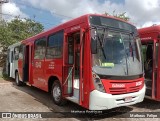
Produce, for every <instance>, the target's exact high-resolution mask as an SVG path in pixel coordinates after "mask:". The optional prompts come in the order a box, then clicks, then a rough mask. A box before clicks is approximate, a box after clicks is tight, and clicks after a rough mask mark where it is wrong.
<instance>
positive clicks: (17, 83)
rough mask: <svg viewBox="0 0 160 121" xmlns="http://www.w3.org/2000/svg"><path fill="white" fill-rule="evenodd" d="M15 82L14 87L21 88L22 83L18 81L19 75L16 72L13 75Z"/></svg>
mask: <svg viewBox="0 0 160 121" xmlns="http://www.w3.org/2000/svg"><path fill="white" fill-rule="evenodd" d="M15 81H16V85H17V86H22V85H23V82H21V81H20V80H19V74H18V72H16V74H15Z"/></svg>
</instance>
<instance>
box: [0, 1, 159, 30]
mask: <svg viewBox="0 0 160 121" xmlns="http://www.w3.org/2000/svg"><path fill="white" fill-rule="evenodd" d="M2 8H3V9H2V10H3V13H5V14H11V15H12V16H7V15H5V16H3V18H5V19H11V18H13V16H20V17H21V18H26V17H27V18H31V19H34V20H36V21H39V22H41V23H42V24H43V25H44V26H45V28H46V29H48V28H51V27H53V26H56V25H58V24H60V23H62V22H65V21H67V20H70V19H72V18H75V17H78V16H80V15H83V14H87V13H100V14H103V13H105V12H108V13H111V14H112V12H113V11H114V10H115V11H116V13H122V12H126V13H127V15H128V16H129V17H130V18H131V20H130V21H131V22H132V23H133V24H134V25H136V26H137V27H146V26H151V25H153V24H160V0H10V3H6V4H4V5H3V7H2Z"/></svg>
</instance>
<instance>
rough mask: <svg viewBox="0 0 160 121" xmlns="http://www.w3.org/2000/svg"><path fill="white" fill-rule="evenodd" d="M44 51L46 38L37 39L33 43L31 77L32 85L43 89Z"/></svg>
mask: <svg viewBox="0 0 160 121" xmlns="http://www.w3.org/2000/svg"><path fill="white" fill-rule="evenodd" d="M45 50H46V38H44V37H43V38H40V39H37V40H36V41H35V43H34V49H33V62H32V68H33V72H32V76H33V85H34V86H36V87H38V88H41V89H43V87H44V85H45V74H44V68H45Z"/></svg>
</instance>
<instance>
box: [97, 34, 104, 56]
mask: <svg viewBox="0 0 160 121" xmlns="http://www.w3.org/2000/svg"><path fill="white" fill-rule="evenodd" d="M97 37H98V41H99V44H100V47H101V50H102V53H103V56H104V58H105V59H106V55H105V52H104V48H103V45H102V42H101V39H100V37H99V35H97Z"/></svg>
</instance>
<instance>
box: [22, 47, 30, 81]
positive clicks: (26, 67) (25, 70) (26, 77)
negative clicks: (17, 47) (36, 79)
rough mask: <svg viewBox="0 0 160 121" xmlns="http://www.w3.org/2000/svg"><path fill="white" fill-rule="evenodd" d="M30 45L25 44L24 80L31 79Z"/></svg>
mask: <svg viewBox="0 0 160 121" xmlns="http://www.w3.org/2000/svg"><path fill="white" fill-rule="evenodd" d="M29 47H30V46H29V45H24V46H23V68H22V81H23V82H27V81H28V80H29Z"/></svg>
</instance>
